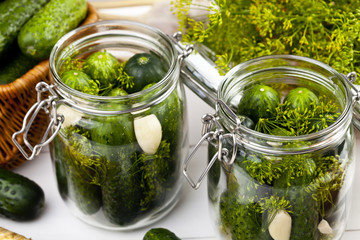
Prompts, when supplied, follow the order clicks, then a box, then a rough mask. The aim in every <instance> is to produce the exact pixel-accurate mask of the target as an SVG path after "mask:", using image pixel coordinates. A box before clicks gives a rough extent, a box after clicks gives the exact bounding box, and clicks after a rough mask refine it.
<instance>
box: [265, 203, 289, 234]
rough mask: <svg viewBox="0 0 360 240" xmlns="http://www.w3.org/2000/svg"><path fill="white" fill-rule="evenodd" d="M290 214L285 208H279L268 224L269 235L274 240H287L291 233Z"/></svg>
mask: <svg viewBox="0 0 360 240" xmlns="http://www.w3.org/2000/svg"><path fill="white" fill-rule="evenodd" d="M291 222H292V220H291V216H290V215H289V213H288V212H286V211H285V210H279V211H278V212H277V213H276V215H275V216H274V219H273V220H272V222H271V223H270V225H269V233H270V236H271V237H272V238H273V239H274V240H289V239H290V234H291Z"/></svg>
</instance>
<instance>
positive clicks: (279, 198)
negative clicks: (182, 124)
mask: <svg viewBox="0 0 360 240" xmlns="http://www.w3.org/2000/svg"><path fill="white" fill-rule="evenodd" d="M350 85H351V83H350ZM352 91H353V90H352V89H351V88H350V86H349V81H348V79H346V77H345V76H344V75H341V74H339V73H337V72H336V71H335V70H333V69H332V68H330V67H329V66H327V65H325V64H322V63H320V62H318V61H315V60H312V59H308V58H304V57H297V56H289V55H283V56H282V55H280V56H268V57H261V58H258V59H254V60H250V61H247V62H245V63H242V64H240V65H238V66H236V67H234V68H233V69H231V70H230V71H229V72H228V73H227V74H226V75H225V77H224V79H223V80H222V81H221V83H220V85H219V86H218V91H217V102H216V112H215V114H207V115H205V116H204V117H203V119H202V120H203V123H204V128H203V134H204V135H203V138H202V139H201V141H206V140H207V141H208V142H209V147H208V163H209V166H208V168H207V169H205V171H204V173H206V172H207V171H208V175H207V176H208V181H207V184H208V198H209V205H210V213H211V216H212V218H213V220H214V225H215V229H216V234H217V237H218V238H219V239H238V240H240V239H241V240H246V239H249V240H250V239H252V240H253V239H259V240H260V239H261V240H266V239H269V240H272V239H275V240H281V239H292V240H293V239H294V240H295V239H341V237H342V235H343V233H344V231H345V227H346V221H347V217H348V213H349V209H350V198H351V190H352V182H353V176H354V165H355V159H354V144H355V139H354V132H353V124H352V119H353V102H354V101H355V100H356V98H355V100H354V96H353V93H352ZM192 156H193V153H192V154H190V157H189V158H188V159H187V160H186V162H185V169H184V170H185V173H186V171H187V165H188V164H189V162H190V160H191V159H192ZM185 175H186V177H187V178H188V180H189V182H190V183H191V184H192V185H193V187H194V188H197V187H199V185H200V182H201V180H202V179H201V178H200V179H199V180H198V182H194V181H193V180H192V178H191V177H190V176H187V174H185ZM202 176H204V174H203V175H202Z"/></svg>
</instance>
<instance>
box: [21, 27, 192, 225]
mask: <svg viewBox="0 0 360 240" xmlns="http://www.w3.org/2000/svg"><path fill="white" fill-rule="evenodd" d="M103 50H105V51H107V52H109V53H111V54H112V55H114V56H116V57H117V58H118V59H119V60H120V61H125V60H127V59H128V58H130V57H131V56H133V55H134V54H136V53H144V52H146V53H153V54H156V55H157V56H158V57H159V58H160V59H161V60H162V62H163V64H164V65H165V68H166V69H167V73H166V76H165V77H163V79H162V80H160V81H159V82H158V83H156V84H155V85H153V86H151V87H149V88H147V89H145V90H142V91H139V92H135V93H132V94H129V95H125V96H115V97H111V96H95V95H89V94H86V93H82V92H79V91H76V90H74V89H72V88H71V87H69V86H67V85H66V84H64V82H63V81H62V79H61V78H60V76H59V75H60V74H59V71H60V70H61V68H62V66H63V65H64V64H65V63H66V62H67V61H68V59H82V58H86V57H87V56H89V55H90V54H91V53H94V52H98V51H103ZM178 51H179V50H178V49H177V44H176V41H175V40H173V39H171V38H170V37H168V36H167V35H165V34H163V33H162V32H160V31H159V30H157V29H154V28H152V27H149V26H146V25H143V24H139V23H135V22H128V21H101V22H97V23H94V24H90V25H86V26H84V27H80V28H78V29H76V30H74V31H72V32H70V33H68V34H66V35H65V36H63V37H62V38H61V39H60V40H59V41H58V42H57V44H56V45H55V46H54V48H53V51H52V53H51V56H50V70H51V85H47V84H45V83H42V84H40V85H38V86H37V91H38V92H39V95H40V96H39V99H40V100H42V98H43V97H42V96H41V93H43V92H47V91H49V93H50V97H49V98H47V99H45V100H43V101H39V103H38V105H37V106H36V107H37V109H39V108H45V109H46V110H48V111H49V112H50V118H51V119H52V121H51V123H50V126H49V129H51V131H52V133H49V135H50V136H45V138H47V140H46V141H45V142H42V143H40V144H38V145H37V146H35V147H34V152H33V154H32V155H31V156H30V158H31V157H32V156H33V155H36V154H37V152H38V151H39V149H41V147H42V146H43V145H45V144H46V143H47V142H50V152H51V159H52V162H53V167H54V171H55V175H56V180H57V184H58V189H59V192H60V195H61V197H62V199H63V200H64V202H65V203H66V205H67V206H68V207H69V208H70V209H71V212H72V213H74V214H75V215H76V216H77V217H79V218H80V219H82V220H83V221H85V222H87V223H89V224H91V225H94V226H97V227H101V228H105V229H112V230H130V229H135V228H139V227H143V226H146V225H149V224H151V223H153V222H154V221H157V220H159V219H160V218H162V217H163V216H164V215H165V214H167V213H168V212H169V211H170V210H171V209H172V208H173V207H174V205H175V204H176V203H177V202H178V200H179V196H180V194H181V189H182V183H183V181H182V176H181V170H182V169H181V166H182V163H183V160H184V158H185V156H186V154H187V149H188V136H187V133H188V124H187V117H186V114H185V109H186V103H185V98H184V88H183V85H182V83H181V81H179V77H180V65H181V62H182V59H184V58H185V54H183V53H179V52H178ZM28 157H29V156H28Z"/></svg>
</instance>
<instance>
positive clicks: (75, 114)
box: [56, 105, 84, 128]
mask: <svg viewBox="0 0 360 240" xmlns="http://www.w3.org/2000/svg"><path fill="white" fill-rule="evenodd" d="M56 113H57V114H61V115H63V116H64V122H63V123H62V124H61V127H63V128H66V127H69V126H72V125H75V124H76V123H77V122H79V121H80V119H81V118H82V117H83V116H84V114H83V113H81V112H79V111H76V110H74V109H73V108H71V107H68V106H66V105H60V106H59V107H58V108H57V109H56Z"/></svg>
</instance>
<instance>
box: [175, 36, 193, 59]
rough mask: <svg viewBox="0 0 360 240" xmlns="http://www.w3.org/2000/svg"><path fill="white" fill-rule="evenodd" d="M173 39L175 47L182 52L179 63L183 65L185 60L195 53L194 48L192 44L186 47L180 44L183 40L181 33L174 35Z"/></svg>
mask: <svg viewBox="0 0 360 240" xmlns="http://www.w3.org/2000/svg"><path fill="white" fill-rule="evenodd" d="M171 39H172V40H173V42H174V44H175V46H176V47H177V48H178V50H179V52H180V56H179V61H180V63H181V62H182V61H183V60H184V59H185V58H187V57H188V56H189V55H190V54H191V53H192V52H193V51H194V46H193V45H192V44H188V45H185V46H183V45H181V44H180V41H181V39H182V33H181V32H176V33H174V34H173V37H172V38H171Z"/></svg>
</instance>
